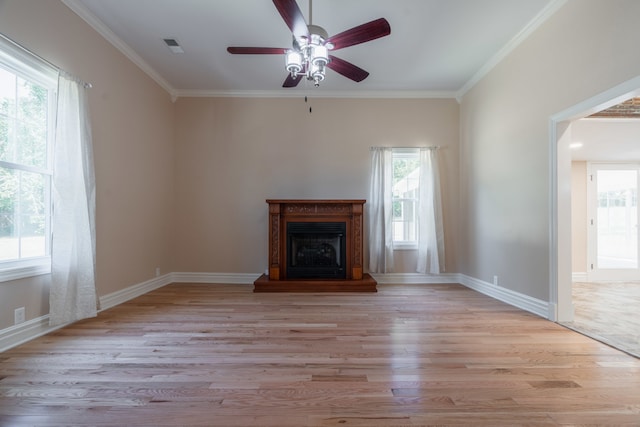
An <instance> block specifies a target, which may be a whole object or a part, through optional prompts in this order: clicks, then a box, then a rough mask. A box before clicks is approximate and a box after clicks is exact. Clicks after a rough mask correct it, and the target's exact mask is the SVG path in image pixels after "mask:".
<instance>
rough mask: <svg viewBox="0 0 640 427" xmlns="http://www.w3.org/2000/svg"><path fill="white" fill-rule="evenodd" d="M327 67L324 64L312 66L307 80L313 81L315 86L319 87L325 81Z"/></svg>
mask: <svg viewBox="0 0 640 427" xmlns="http://www.w3.org/2000/svg"><path fill="white" fill-rule="evenodd" d="M324 73H325V67H324V64H320V63H318V64H311V69H310V70H309V74H308V76H307V78H308V79H309V80H313V84H314V85H315V86H316V87H318V86H320V82H321V81H323V80H324Z"/></svg>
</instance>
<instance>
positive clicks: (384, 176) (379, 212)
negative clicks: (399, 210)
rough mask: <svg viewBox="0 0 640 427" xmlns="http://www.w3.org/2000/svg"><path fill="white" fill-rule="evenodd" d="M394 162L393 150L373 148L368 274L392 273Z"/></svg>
mask: <svg viewBox="0 0 640 427" xmlns="http://www.w3.org/2000/svg"><path fill="white" fill-rule="evenodd" d="M392 185H393V159H392V152H391V148H385V147H373V148H371V186H370V191H369V203H368V205H369V206H368V208H369V271H370V272H372V273H390V272H392V271H393V228H392V227H393V224H392V221H393V202H392V196H393V194H392Z"/></svg>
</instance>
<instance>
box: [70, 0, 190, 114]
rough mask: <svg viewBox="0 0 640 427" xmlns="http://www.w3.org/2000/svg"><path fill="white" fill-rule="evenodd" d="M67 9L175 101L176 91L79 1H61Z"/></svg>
mask: <svg viewBox="0 0 640 427" xmlns="http://www.w3.org/2000/svg"><path fill="white" fill-rule="evenodd" d="M62 3H64V4H65V5H66V6H67V7H68V8H69V9H71V10H72V11H73V12H74V13H75V14H76V15H78V16H79V17H80V18H82V19H83V20H84V21H85V22H86V23H87V24H89V26H90V27H91V28H93V29H94V30H95V31H97V32H98V34H100V35H101V36H102V37H104V38H105V39H106V40H107V41H108V42H109V43H111V44H112V45H113V46H114V47H115V48H116V49H118V50H119V51H120V52H121V53H122V54H124V56H126V57H127V58H129V60H130V61H131V62H133V63H134V64H136V65H137V66H138V67H139V68H140V69H141V70H142V71H143V72H145V73H146V74H147V75H148V76H149V77H151V78H152V79H153V80H154V81H155V82H156V83H158V84H159V85H160V86H161V87H162V88H163V89H164V90H166V91H167V93H168V94H169V96H171V99H172V100H173V101H175V100H176V98H177V96H176V90H175V89H174V88H173V87H172V86H171V85H170V84H169V82H167V81H166V80H165V79H164V78H163V77H162V76H161V75H160V74H158V73H157V72H156V70H154V69H153V68H152V67H151V66H150V65H149V64H148V63H147V62H145V60H144V59H142V58H141V57H140V55H138V54H137V53H136V52H135V51H134V50H133V49H131V47H129V45H128V44H126V43H125V42H124V41H122V39H121V38H120V37H118V36H116V35H115V33H114V32H113V31H111V30H110V29H109V28H108V27H107V26H106V25H105V24H104V23H103V22H102V21H101V20H99V19H98V18H97V17H96V16H95V15H94V14H93V13H91V11H89V9H87V8H86V6H85V5H83V4H82V2H81V1H80V0H62Z"/></svg>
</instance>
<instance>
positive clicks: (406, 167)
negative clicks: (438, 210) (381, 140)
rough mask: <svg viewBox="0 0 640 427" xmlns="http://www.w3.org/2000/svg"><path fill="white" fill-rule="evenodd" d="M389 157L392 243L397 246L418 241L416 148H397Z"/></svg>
mask: <svg viewBox="0 0 640 427" xmlns="http://www.w3.org/2000/svg"><path fill="white" fill-rule="evenodd" d="M392 158H393V243H394V246H396V247H398V248H402V247H403V246H404V247H407V248H410V247H415V246H416V245H417V242H418V206H419V200H420V151H419V150H418V149H398V148H395V149H393V151H392Z"/></svg>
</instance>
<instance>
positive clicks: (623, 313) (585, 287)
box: [564, 282, 640, 357]
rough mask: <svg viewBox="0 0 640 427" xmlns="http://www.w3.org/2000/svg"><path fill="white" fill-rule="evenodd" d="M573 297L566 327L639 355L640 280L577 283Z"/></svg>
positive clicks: (573, 288)
mask: <svg viewBox="0 0 640 427" xmlns="http://www.w3.org/2000/svg"><path fill="white" fill-rule="evenodd" d="M572 298H573V304H574V308H575V315H574V320H573V322H566V323H564V324H565V325H566V326H567V327H570V328H572V329H575V330H576V331H579V332H581V333H584V334H586V335H588V336H590V337H592V338H595V339H597V340H600V341H602V342H604V343H607V344H609V345H612V346H614V347H616V348H618V349H621V350H623V351H626V352H628V353H630V354H632V355H634V356H636V357H640V282H611V283H583V282H574V283H573V284H572Z"/></svg>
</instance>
